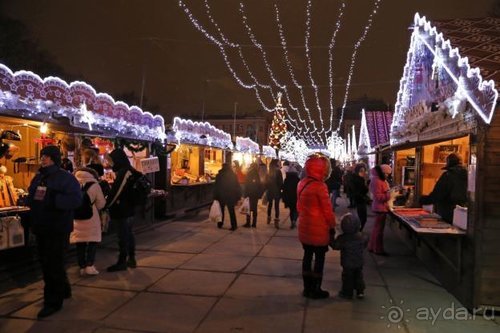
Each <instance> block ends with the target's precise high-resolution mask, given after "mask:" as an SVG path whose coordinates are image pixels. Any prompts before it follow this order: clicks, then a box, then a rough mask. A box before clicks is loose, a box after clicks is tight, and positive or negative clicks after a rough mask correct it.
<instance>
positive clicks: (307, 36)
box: [304, 0, 326, 140]
mask: <svg viewBox="0 0 500 333" xmlns="http://www.w3.org/2000/svg"><path fill="white" fill-rule="evenodd" d="M311 7H312V0H308V1H307V6H306V33H305V43H304V45H305V47H306V60H307V73H308V75H309V80H310V81H311V86H312V87H313V89H314V97H315V98H316V108H317V109H318V112H319V121H320V124H321V130H319V131H318V134H324V133H325V125H324V122H323V112H322V111H321V106H320V103H319V95H318V87H317V86H316V83H315V82H314V78H313V74H312V64H311V54H310V50H309V41H310V39H311ZM324 136H325V140H326V135H324Z"/></svg>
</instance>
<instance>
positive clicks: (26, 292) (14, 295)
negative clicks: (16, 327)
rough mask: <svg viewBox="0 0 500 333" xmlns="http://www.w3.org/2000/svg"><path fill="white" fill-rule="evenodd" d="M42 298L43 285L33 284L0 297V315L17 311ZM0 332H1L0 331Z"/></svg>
mask: <svg viewBox="0 0 500 333" xmlns="http://www.w3.org/2000/svg"><path fill="white" fill-rule="evenodd" d="M42 297H43V284H41V283H33V284H31V285H29V286H26V287H24V288H17V289H14V290H11V291H9V292H7V293H5V294H2V295H0V315H6V314H8V313H10V312H13V311H16V310H19V309H21V308H23V307H25V306H26V305H28V304H31V303H33V302H35V301H37V300H39V299H41V298H42ZM0 332H1V330H0Z"/></svg>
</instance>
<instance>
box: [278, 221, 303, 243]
mask: <svg viewBox="0 0 500 333" xmlns="http://www.w3.org/2000/svg"><path fill="white" fill-rule="evenodd" d="M275 236H276V237H294V238H295V239H298V238H299V231H298V229H297V228H295V229H290V220H288V221H286V222H281V224H280V229H279V230H278V231H277V232H276V235H275Z"/></svg>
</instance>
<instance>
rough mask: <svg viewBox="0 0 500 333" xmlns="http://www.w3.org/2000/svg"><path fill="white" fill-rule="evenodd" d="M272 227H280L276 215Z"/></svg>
mask: <svg viewBox="0 0 500 333" xmlns="http://www.w3.org/2000/svg"><path fill="white" fill-rule="evenodd" d="M274 227H275V228H276V229H279V228H280V219H279V218H278V217H277V218H275V219H274Z"/></svg>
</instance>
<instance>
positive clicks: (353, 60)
mask: <svg viewBox="0 0 500 333" xmlns="http://www.w3.org/2000/svg"><path fill="white" fill-rule="evenodd" d="M381 1H382V0H375V1H374V6H373V10H372V12H371V13H370V15H369V17H368V24H367V25H366V26H365V28H364V29H363V33H362V34H361V37H360V38H359V39H358V41H357V42H356V43H355V44H354V51H353V53H352V55H351V64H350V66H349V74H348V76H347V82H346V87H345V94H344V101H343V103H342V109H341V112H340V119H339V125H338V126H337V131H338V130H340V126H341V125H342V122H343V121H344V111H345V107H346V105H347V98H348V97H349V89H350V87H351V80H352V76H353V74H354V66H355V64H356V57H357V55H358V50H359V47H360V46H361V44H362V43H363V42H364V40H365V39H366V36H367V35H368V32H369V31H370V28H371V27H372V24H373V17H374V16H375V15H376V14H377V11H378V8H379V6H380V2H381Z"/></svg>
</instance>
